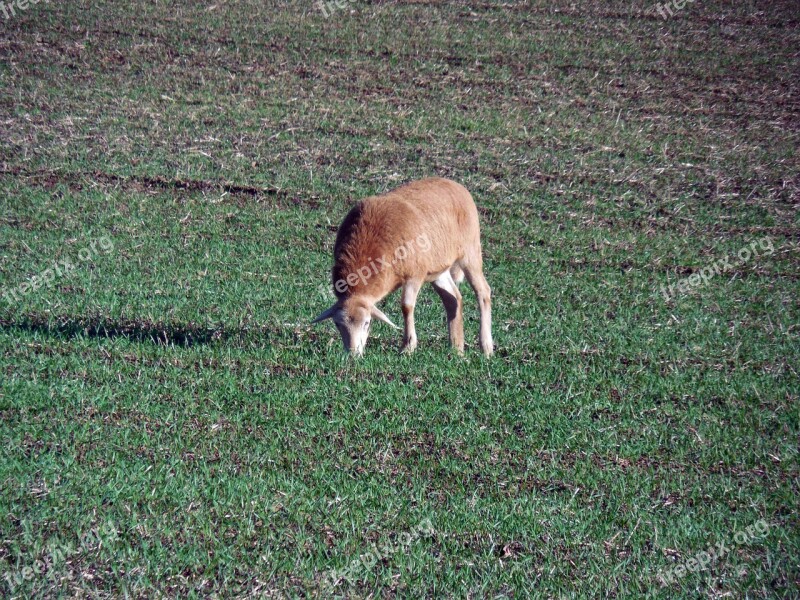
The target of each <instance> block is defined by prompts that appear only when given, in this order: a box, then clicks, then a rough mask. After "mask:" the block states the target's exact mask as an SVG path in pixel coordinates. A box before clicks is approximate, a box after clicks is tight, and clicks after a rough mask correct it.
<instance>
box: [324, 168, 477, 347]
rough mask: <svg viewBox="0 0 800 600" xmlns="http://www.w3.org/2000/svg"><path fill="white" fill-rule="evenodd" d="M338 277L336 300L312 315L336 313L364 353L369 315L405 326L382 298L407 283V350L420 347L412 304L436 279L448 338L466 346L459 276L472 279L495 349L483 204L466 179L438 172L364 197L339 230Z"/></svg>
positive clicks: (347, 343) (351, 342)
mask: <svg viewBox="0 0 800 600" xmlns="http://www.w3.org/2000/svg"><path fill="white" fill-rule="evenodd" d="M333 253H334V264H333V269H332V281H333V288H334V294H335V295H336V298H337V300H336V302H335V303H334V304H333V306H331V307H330V308H328V309H327V310H325V311H323V312H322V313H321V314H320V315H319V316H317V318H315V319H314V320H313V321H312V322H313V323H318V322H320V321H324V320H325V319H332V320H333V322H334V324H335V325H336V328H337V329H338V330H339V333H340V335H341V338H342V343H343V344H344V348H345V350H346V351H347V352H349V353H352V354H354V355H356V356H361V355H362V354H363V353H364V347H365V346H366V343H367V337H368V336H369V327H370V321H371V319H372V318H375V319H378V320H380V321H383V322H384V323H387V324H388V325H390V326H392V327H394V328H395V329H399V327H397V326H396V325H395V324H394V323H392V321H391V320H390V319H389V317H387V316H386V315H385V314H384V313H383V312H382V311H381V310H380V309H379V308H378V307H377V306H376V304H377V303H378V302H380V301H381V300H382V299H383V298H384V297H386V296H387V295H389V294H390V293H392V292H393V291H394V290H396V289H398V288H402V294H401V306H402V311H403V318H404V321H405V327H404V330H403V345H402V352H404V353H411V352H413V351H414V350H415V349H416V347H417V333H416V330H415V327H414V307H415V305H416V301H417V294H418V293H419V290H420V287H421V286H422V284H423V283H425V282H430V283H431V284H432V285H433V287H434V289H435V290H436V293H437V294H438V295H439V297H440V298H441V300H442V303H443V304H444V308H445V311H446V313H447V329H448V332H449V336H450V344H451V345H452V347H453V348H454V349H455V350H456V351H457V352H458V353H459V354H463V352H464V321H463V311H462V302H461V293H460V292H459V290H458V284H459V283H461V282H462V281H463V280H464V276H466V278H467V281H468V282H469V283H470V285H471V286H472V289H473V290H474V291H475V295H476V296H477V298H478V303H479V304H478V306H479V309H480V321H481V322H480V336H479V341H480V346H481V350H482V351H483V353H484V354H485V355H486V356H491V354H492V351H493V345H492V301H491V289H490V288H489V284H488V283H487V282H486V278H485V277H484V276H483V258H482V256H481V239H480V226H479V224H478V209H477V208H476V207H475V202H474V201H473V200H472V196H471V195H470V193H469V192H468V191H467V189H466V188H465V187H463V186H462V185H460V184H458V183H456V182H454V181H450V180H448V179H443V178H440V177H433V178H428V179H422V180H419V181H413V182H411V183H408V184H406V185H403V186H401V187H399V188H397V189H395V190H393V191H390V192H387V193H385V194H382V195H380V196H371V197H369V198H365V199H363V200H361V201H360V202H359V203H358V204H357V205H356V206H355V207H354V208H353V209H352V210H351V211H350V212H349V213H348V214H347V216H346V217H345V218H344V221H342V224H341V225H340V226H339V230H338V232H337V234H336V243H335V245H334V252H333Z"/></svg>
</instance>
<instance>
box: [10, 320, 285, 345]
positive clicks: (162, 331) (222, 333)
mask: <svg viewBox="0 0 800 600" xmlns="http://www.w3.org/2000/svg"><path fill="white" fill-rule="evenodd" d="M15 329H16V330H19V331H27V332H34V333H36V332H40V333H45V334H48V335H56V336H59V337H66V338H75V337H89V338H107V339H114V338H120V337H122V338H127V339H129V340H133V341H138V342H150V343H153V344H156V345H160V346H184V347H189V346H196V345H201V344H213V343H217V342H221V341H226V340H230V339H232V338H235V339H242V338H245V337H258V338H259V339H261V340H264V338H267V337H271V335H270V334H274V333H275V332H274V331H267V330H266V329H265V328H256V327H253V328H247V329H243V328H230V327H226V326H224V325H222V324H220V325H218V326H214V327H209V326H208V325H199V324H196V323H193V322H190V323H162V322H153V321H148V320H144V319H110V318H107V317H103V316H91V317H67V316H54V315H42V314H36V313H28V314H22V315H15V316H8V315H0V330H15Z"/></svg>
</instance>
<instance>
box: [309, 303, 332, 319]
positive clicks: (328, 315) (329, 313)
mask: <svg viewBox="0 0 800 600" xmlns="http://www.w3.org/2000/svg"><path fill="white" fill-rule="evenodd" d="M337 306H338V305H337V304H334V305H333V306H331V307H330V308H329V309H328V310H326V311H324V312H322V313H320V314H319V316H318V317H317V318H316V319H314V320H313V321H311V323H312V324H313V323H319V322H320V321H324V320H325V319H330V318H331V317H332V316H333V313H335V312H336V308H337Z"/></svg>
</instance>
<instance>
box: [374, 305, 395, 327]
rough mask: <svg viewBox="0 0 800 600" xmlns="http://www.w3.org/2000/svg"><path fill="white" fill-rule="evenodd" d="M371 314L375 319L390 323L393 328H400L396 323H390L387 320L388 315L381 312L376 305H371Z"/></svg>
mask: <svg viewBox="0 0 800 600" xmlns="http://www.w3.org/2000/svg"><path fill="white" fill-rule="evenodd" d="M372 316H373V317H375V318H376V319H380V320H381V321H383V322H384V323H386V324H387V325H391V326H392V327H394V328H395V329H400V328H399V327H398V326H397V325H395V324H394V323H392V322H391V321H390V320H389V317H387V316H386V315H385V314H383V313H382V312H381V311H380V309H379V308H378V307H377V306H373V307H372Z"/></svg>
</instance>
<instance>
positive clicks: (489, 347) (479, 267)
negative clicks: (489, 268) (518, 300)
mask: <svg viewBox="0 0 800 600" xmlns="http://www.w3.org/2000/svg"><path fill="white" fill-rule="evenodd" d="M461 267H462V268H463V269H464V274H465V275H466V276H467V281H468V282H469V284H470V285H471V286H472V289H473V290H475V295H476V296H477V297H478V308H479V310H480V315H481V331H480V344H481V350H482V351H483V353H484V354H485V355H486V356H491V355H492V352H494V344H493V342H492V289H491V288H490V287H489V284H488V283H487V281H486V277H484V276H483V261H482V260H481V256H480V249H478V253H477V258H475V259H473V260H472V261H471V262H470V263H462V264H461Z"/></svg>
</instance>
